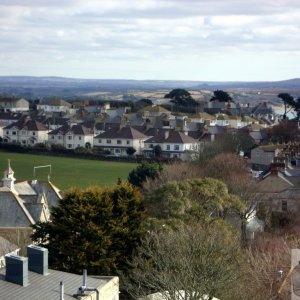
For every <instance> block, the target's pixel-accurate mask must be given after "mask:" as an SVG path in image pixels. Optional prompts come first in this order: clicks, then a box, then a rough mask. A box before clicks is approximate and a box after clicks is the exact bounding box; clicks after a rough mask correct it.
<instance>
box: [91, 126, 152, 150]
mask: <svg viewBox="0 0 300 300" xmlns="http://www.w3.org/2000/svg"><path fill="white" fill-rule="evenodd" d="M146 139H148V136H146V135H145V134H143V133H142V132H140V131H138V130H136V129H134V128H133V127H130V126H125V127H121V128H119V129H116V128H113V129H110V130H107V131H105V132H103V133H101V134H99V135H97V136H96V137H95V138H94V147H97V148H101V149H103V150H108V151H110V152H111V153H112V154H114V155H116V156H127V149H128V148H130V147H132V148H134V149H135V150H136V152H135V153H134V154H141V153H142V151H143V149H144V141H145V140H146Z"/></svg>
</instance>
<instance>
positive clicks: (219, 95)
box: [210, 90, 232, 102]
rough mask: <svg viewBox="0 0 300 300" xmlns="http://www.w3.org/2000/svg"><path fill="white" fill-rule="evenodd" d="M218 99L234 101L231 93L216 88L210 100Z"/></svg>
mask: <svg viewBox="0 0 300 300" xmlns="http://www.w3.org/2000/svg"><path fill="white" fill-rule="evenodd" d="M215 100H218V101H220V102H230V101H232V98H231V97H230V96H229V94H228V93H227V92H225V91H222V90H216V91H214V95H213V96H212V97H211V99H210V101H215Z"/></svg>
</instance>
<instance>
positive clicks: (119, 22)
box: [0, 0, 300, 81]
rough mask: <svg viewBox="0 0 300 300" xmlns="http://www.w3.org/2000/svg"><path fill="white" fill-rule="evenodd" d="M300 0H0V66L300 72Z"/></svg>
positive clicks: (166, 72) (17, 69) (213, 77)
mask: <svg viewBox="0 0 300 300" xmlns="http://www.w3.org/2000/svg"><path fill="white" fill-rule="evenodd" d="M299 72H300V1H299V0H0V75H33V76H65V77H77V78H114V79H159V80H160V79H165V80H167V79H170V80H210V81H228V80H230V81H232V80H238V81H257V80H282V79H289V78H299V77H300V74H299Z"/></svg>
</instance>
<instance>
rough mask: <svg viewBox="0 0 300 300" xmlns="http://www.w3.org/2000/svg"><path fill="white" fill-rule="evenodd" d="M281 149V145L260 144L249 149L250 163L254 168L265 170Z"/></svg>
mask: <svg viewBox="0 0 300 300" xmlns="http://www.w3.org/2000/svg"><path fill="white" fill-rule="evenodd" d="M282 149H283V145H262V146H258V147H256V148H254V149H252V150H251V160H250V162H251V165H252V169H255V170H266V169H268V167H269V166H270V165H271V163H272V162H273V161H274V159H275V157H277V156H278V155H279V154H280V153H281V152H282Z"/></svg>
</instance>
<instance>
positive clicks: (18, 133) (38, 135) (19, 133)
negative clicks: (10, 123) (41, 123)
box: [3, 129, 48, 145]
mask: <svg viewBox="0 0 300 300" xmlns="http://www.w3.org/2000/svg"><path fill="white" fill-rule="evenodd" d="M14 133H15V134H14ZM3 136H4V137H5V136H6V137H9V141H8V142H9V143H20V144H22V145H35V144H37V143H46V142H47V141H48V131H46V130H43V131H42V130H38V131H36V130H34V131H30V130H24V129H21V130H19V129H5V130H4V131H3ZM30 138H35V139H34V140H33V139H32V140H31V139H30Z"/></svg>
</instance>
